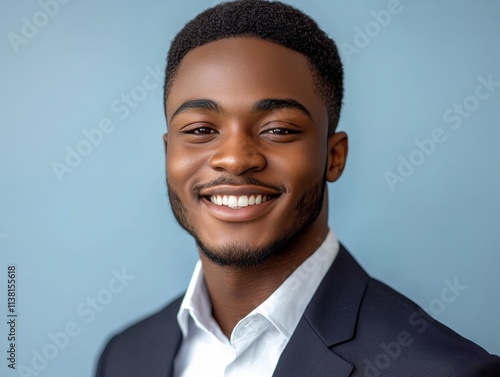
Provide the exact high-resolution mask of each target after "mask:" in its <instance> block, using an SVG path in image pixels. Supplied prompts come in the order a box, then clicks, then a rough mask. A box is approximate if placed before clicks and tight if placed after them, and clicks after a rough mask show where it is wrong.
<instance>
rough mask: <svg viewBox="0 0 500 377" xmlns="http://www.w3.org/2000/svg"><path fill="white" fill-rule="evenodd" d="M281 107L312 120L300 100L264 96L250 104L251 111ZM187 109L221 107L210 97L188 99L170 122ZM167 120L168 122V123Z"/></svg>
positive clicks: (210, 109)
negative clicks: (300, 113)
mask: <svg viewBox="0 0 500 377" xmlns="http://www.w3.org/2000/svg"><path fill="white" fill-rule="evenodd" d="M281 109H295V110H299V111H300V112H302V113H303V114H304V115H306V116H307V117H308V118H310V119H311V120H312V115H311V113H310V112H309V110H307V108H306V107H305V106H304V105H302V104H301V103H300V102H297V101H296V100H294V99H289V98H286V99H282V98H265V99H261V100H259V101H257V102H255V103H254V104H253V106H252V111H255V112H261V111H273V110H281ZM187 110H209V111H214V112H216V113H221V112H222V110H221V107H220V106H219V105H218V104H217V102H215V101H213V100H210V99H194V100H190V101H186V102H184V103H183V104H182V105H180V106H179V107H178V108H177V110H175V111H174V113H173V114H172V117H171V118H170V122H172V120H173V119H174V118H175V117H176V116H177V115H179V114H180V113H183V112H185V111H187ZM170 122H169V123H170Z"/></svg>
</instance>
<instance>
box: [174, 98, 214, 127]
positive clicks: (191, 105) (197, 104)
mask: <svg viewBox="0 0 500 377" xmlns="http://www.w3.org/2000/svg"><path fill="white" fill-rule="evenodd" d="M186 110H210V111H215V112H216V113H220V112H221V109H220V107H219V105H218V104H217V103H216V102H215V101H212V100H210V99H193V100H190V101H186V102H184V103H183V104H182V105H180V106H179V107H178V108H177V110H175V111H174V113H173V114H172V117H171V118H170V122H172V120H173V119H174V118H175V117H176V116H177V115H179V114H180V113H182V112H184V111H186ZM170 122H169V123H170Z"/></svg>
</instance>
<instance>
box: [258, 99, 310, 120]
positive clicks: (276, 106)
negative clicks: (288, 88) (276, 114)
mask: <svg viewBox="0 0 500 377" xmlns="http://www.w3.org/2000/svg"><path fill="white" fill-rule="evenodd" d="M281 109H295V110H299V111H300V112H301V113H303V114H304V115H306V116H307V117H308V118H310V119H311V120H312V115H311V113H310V112H309V110H307V108H306V107H305V106H304V105H302V104H301V103H300V102H297V101H295V100H294V99H288V98H287V99H275V98H266V99H262V100H260V101H257V102H256V103H255V104H254V105H253V106H252V110H253V111H273V110H281Z"/></svg>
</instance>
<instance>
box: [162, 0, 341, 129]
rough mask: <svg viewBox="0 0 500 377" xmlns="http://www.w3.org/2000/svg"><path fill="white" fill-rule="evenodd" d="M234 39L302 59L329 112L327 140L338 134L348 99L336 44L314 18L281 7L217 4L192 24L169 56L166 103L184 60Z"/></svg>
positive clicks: (255, 0) (244, 0) (256, 0)
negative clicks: (295, 54)
mask: <svg viewBox="0 0 500 377" xmlns="http://www.w3.org/2000/svg"><path fill="white" fill-rule="evenodd" d="M232 37H257V38H261V39H264V40H268V41H271V42H274V43H277V44H279V45H282V46H284V47H287V48H289V49H292V50H295V51H297V52H299V53H301V54H303V55H304V56H305V57H306V58H307V60H308V61H309V64H310V66H311V71H312V73H313V77H314V80H315V84H316V89H317V91H318V94H319V95H320V97H321V98H322V99H323V101H325V104H326V107H327V110H328V134H329V135H331V134H333V133H334V132H335V129H336V128H337V124H338V121H339V117H340V109H341V107H342V98H343V92H344V88H343V68H342V62H341V60H340V57H339V54H338V50H337V47H336V45H335V42H334V41H333V40H332V39H331V38H329V37H328V35H327V34H326V33H325V32H324V31H323V30H321V29H320V28H319V26H318V24H317V23H316V22H315V21H314V20H313V19H312V18H310V17H309V16H307V15H306V14H304V13H303V12H302V11H300V10H298V9H297V8H294V7H292V6H291V5H288V4H284V3H282V2H279V1H266V0H237V1H230V2H225V3H221V4H218V5H216V6H214V7H212V8H209V9H207V10H205V11H204V12H202V13H200V14H199V15H198V16H196V17H195V18H194V19H192V20H191V21H189V22H188V23H187V24H186V25H185V26H184V27H183V28H182V30H181V31H180V32H179V33H178V34H177V35H176V36H175V38H174V40H173V41H172V44H171V46H170V50H169V52H168V56H167V67H166V71H165V86H164V103H166V100H167V97H168V94H169V90H170V88H171V86H172V83H173V80H174V78H175V74H176V72H177V70H178V68H179V65H180V63H181V61H182V59H183V58H184V57H185V56H186V54H187V53H188V52H189V51H191V50H193V49H195V48H196V47H200V46H203V45H205V44H207V43H210V42H214V41H217V40H220V39H225V38H232Z"/></svg>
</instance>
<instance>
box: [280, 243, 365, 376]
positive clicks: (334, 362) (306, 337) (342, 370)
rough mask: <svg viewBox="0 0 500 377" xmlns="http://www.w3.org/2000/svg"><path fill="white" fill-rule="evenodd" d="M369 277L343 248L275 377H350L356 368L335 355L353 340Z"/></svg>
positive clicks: (311, 304) (319, 288) (298, 329)
mask: <svg viewBox="0 0 500 377" xmlns="http://www.w3.org/2000/svg"><path fill="white" fill-rule="evenodd" d="M367 284H368V276H367V275H366V273H365V272H364V271H363V269H362V268H361V267H360V266H359V265H358V264H357V263H356V261H355V260H354V259H353V258H352V257H351V255H350V254H349V253H348V252H347V250H345V249H344V247H343V246H342V245H341V246H340V250H339V253H338V255H337V257H336V258H335V261H334V262H333V264H332V267H331V268H330V270H329V271H328V272H327V274H326V275H325V278H324V279H323V281H322V282H321V284H320V286H319V287H318V290H317V291H316V293H315V295H314V296H313V298H312V300H311V302H310V303H309V305H308V306H307V308H306V311H305V313H304V315H303V316H302V318H301V320H300V322H299V324H298V326H297V328H296V329H295V332H294V333H293V335H292V337H291V339H290V341H289V342H288V345H287V346H286V348H285V350H284V351H283V353H282V355H281V357H280V359H279V362H278V365H277V366H276V369H275V372H274V374H273V377H289V376H297V377H299V376H300V377H303V376H314V377H327V376H330V377H331V376H335V377H347V376H349V375H350V373H351V371H352V369H353V366H352V364H351V363H349V362H347V361H345V360H344V359H343V358H341V357H340V356H338V355H337V354H335V351H334V349H332V348H333V347H334V346H335V345H336V344H339V343H341V342H346V341H349V340H350V339H352V338H353V337H354V333H355V328H356V321H357V316H358V312H359V307H360V305H361V301H362V298H363V294H364V292H365V289H366V286H367Z"/></svg>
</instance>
